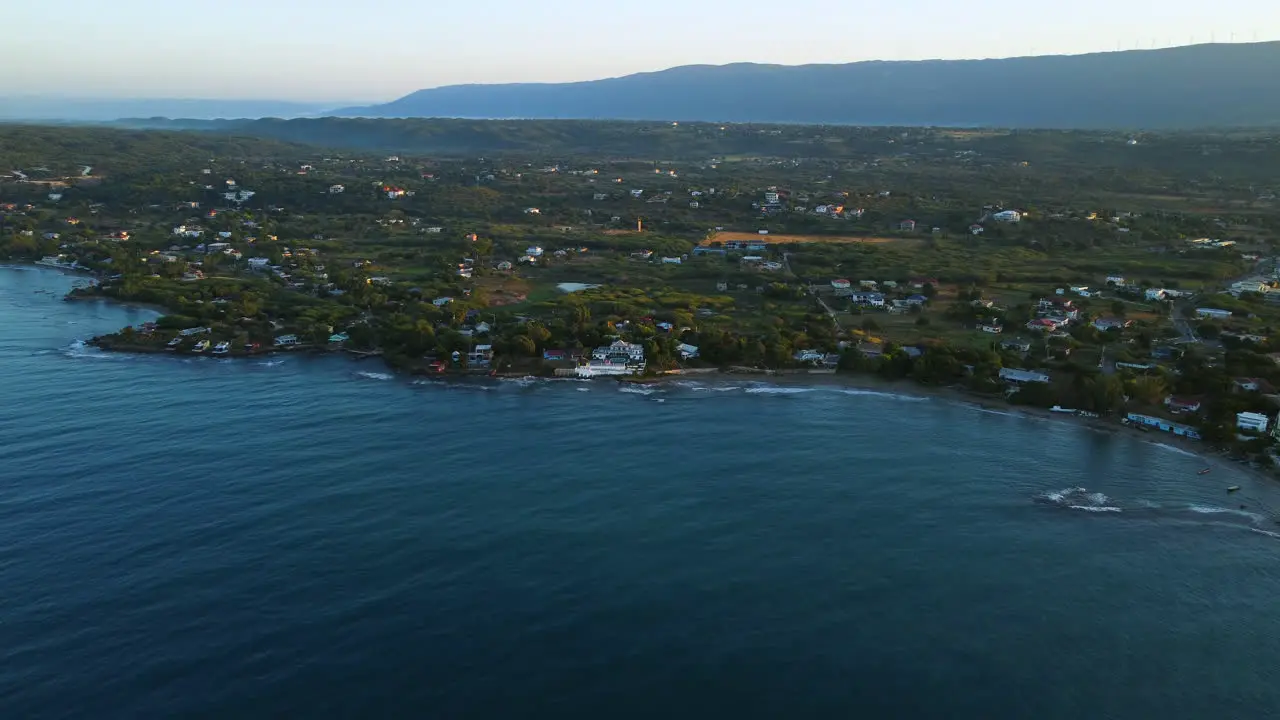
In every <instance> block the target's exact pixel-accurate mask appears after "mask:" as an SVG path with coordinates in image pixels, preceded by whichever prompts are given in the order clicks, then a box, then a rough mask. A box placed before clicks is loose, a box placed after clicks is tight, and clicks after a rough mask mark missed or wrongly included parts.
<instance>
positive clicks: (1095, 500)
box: [1085, 493, 1111, 505]
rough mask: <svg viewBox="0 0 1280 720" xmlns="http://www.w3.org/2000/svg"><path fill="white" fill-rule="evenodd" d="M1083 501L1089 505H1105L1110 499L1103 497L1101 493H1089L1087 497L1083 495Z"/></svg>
mask: <svg viewBox="0 0 1280 720" xmlns="http://www.w3.org/2000/svg"><path fill="white" fill-rule="evenodd" d="M1085 499H1087V500H1088V501H1089V504H1090V505H1106V504H1107V503H1109V502H1111V498H1109V497H1107V496H1106V495H1103V494H1102V493H1089V494H1088V495H1085Z"/></svg>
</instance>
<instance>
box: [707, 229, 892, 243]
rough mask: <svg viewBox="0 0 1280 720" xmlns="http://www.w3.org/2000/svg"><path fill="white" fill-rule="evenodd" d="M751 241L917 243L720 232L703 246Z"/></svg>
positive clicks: (873, 239)
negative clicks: (715, 243) (714, 243)
mask: <svg viewBox="0 0 1280 720" xmlns="http://www.w3.org/2000/svg"><path fill="white" fill-rule="evenodd" d="M751 240H760V241H763V242H767V243H769V244H771V245H786V244H792V245H794V244H797V243H864V244H868V245H884V244H886V243H908V242H915V241H914V240H911V239H907V238H891V237H858V236H856V235H760V234H759V233H749V232H719V233H716V234H714V235H711V236H709V237H708V238H707V239H706V240H703V241H702V244H703V245H710V244H711V243H713V242H733V241H737V242H744V241H751Z"/></svg>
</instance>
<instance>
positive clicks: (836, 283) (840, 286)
mask: <svg viewBox="0 0 1280 720" xmlns="http://www.w3.org/2000/svg"><path fill="white" fill-rule="evenodd" d="M831 287H832V288H834V289H836V290H848V289H849V288H851V287H853V283H851V282H849V281H848V280H845V279H844V278H840V279H838V280H832V281H831Z"/></svg>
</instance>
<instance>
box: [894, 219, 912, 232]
mask: <svg viewBox="0 0 1280 720" xmlns="http://www.w3.org/2000/svg"><path fill="white" fill-rule="evenodd" d="M898 229H899V230H902V231H903V232H915V229H916V221H915V220H903V221H902V222H900V223H898Z"/></svg>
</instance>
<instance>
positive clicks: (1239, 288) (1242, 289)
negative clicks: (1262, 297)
mask: <svg viewBox="0 0 1280 720" xmlns="http://www.w3.org/2000/svg"><path fill="white" fill-rule="evenodd" d="M1270 289H1271V288H1270V287H1268V286H1267V285H1266V284H1265V283H1261V282H1258V281H1257V280H1241V281H1239V282H1235V283H1232V284H1231V294H1232V295H1235V296H1236V297H1239V296H1240V295H1241V294H1243V293H1247V292H1251V293H1265V292H1267V291H1268V290H1270Z"/></svg>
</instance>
